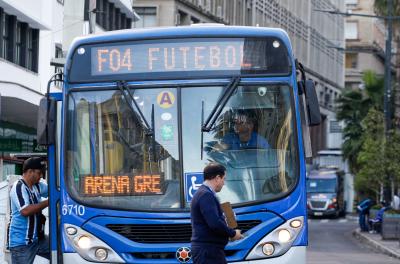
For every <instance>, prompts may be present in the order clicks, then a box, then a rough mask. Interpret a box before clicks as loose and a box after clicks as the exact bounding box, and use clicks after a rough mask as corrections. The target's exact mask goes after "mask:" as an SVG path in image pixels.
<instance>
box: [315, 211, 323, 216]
mask: <svg viewBox="0 0 400 264" xmlns="http://www.w3.org/2000/svg"><path fill="white" fill-rule="evenodd" d="M314 215H315V216H322V213H321V212H315V213H314Z"/></svg>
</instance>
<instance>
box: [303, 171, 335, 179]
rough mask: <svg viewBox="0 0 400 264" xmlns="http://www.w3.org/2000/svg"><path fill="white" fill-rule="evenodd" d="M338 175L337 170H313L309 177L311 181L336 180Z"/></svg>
mask: <svg viewBox="0 0 400 264" xmlns="http://www.w3.org/2000/svg"><path fill="white" fill-rule="evenodd" d="M337 175H338V171H337V170H335V169H320V170H312V171H310V173H309V174H308V175H307V178H309V179H335V178H336V177H337Z"/></svg>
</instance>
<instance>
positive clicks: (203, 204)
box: [190, 163, 242, 264]
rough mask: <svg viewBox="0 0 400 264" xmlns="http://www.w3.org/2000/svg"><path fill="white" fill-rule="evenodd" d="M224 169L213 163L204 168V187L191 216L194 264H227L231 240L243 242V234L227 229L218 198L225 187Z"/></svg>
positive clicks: (194, 200) (195, 196)
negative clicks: (229, 241) (227, 248)
mask: <svg viewBox="0 0 400 264" xmlns="http://www.w3.org/2000/svg"><path fill="white" fill-rule="evenodd" d="M225 171H226V169H225V167H224V166H222V165H220V164H218V163H210V164H209V165H207V166H206V167H205V168H204V171H203V172H204V183H203V185H201V186H200V187H199V189H198V190H197V191H196V193H195V195H194V196H193V199H192V203H191V208H190V213H191V219H192V256H193V263H194V264H225V263H227V262H226V258H225V252H224V248H225V246H226V244H227V243H228V239H229V238H231V240H238V239H241V238H242V235H241V233H240V230H234V229H232V228H230V227H228V225H227V223H226V220H225V216H224V214H223V211H222V209H221V206H220V203H219V201H218V199H217V197H216V196H215V194H216V193H217V192H219V191H221V189H222V187H223V186H224V183H225V177H226V176H225Z"/></svg>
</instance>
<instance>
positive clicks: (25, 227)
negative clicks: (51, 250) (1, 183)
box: [9, 178, 48, 248]
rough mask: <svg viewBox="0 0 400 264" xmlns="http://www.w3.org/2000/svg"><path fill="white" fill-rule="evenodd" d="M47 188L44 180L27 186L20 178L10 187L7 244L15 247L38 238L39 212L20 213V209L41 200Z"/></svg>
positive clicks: (46, 192) (45, 194)
mask: <svg viewBox="0 0 400 264" xmlns="http://www.w3.org/2000/svg"><path fill="white" fill-rule="evenodd" d="M47 194H48V188H47V184H46V183H45V182H44V181H40V182H39V184H36V185H34V186H32V188H29V187H28V185H27V184H26V183H25V182H24V180H23V179H22V178H21V179H19V180H18V181H16V182H15V183H14V185H13V187H12V188H11V192H10V200H11V223H10V233H9V242H10V244H9V246H10V248H11V247H17V246H23V245H29V244H30V243H32V242H33V241H35V240H37V239H38V227H39V225H40V213H37V214H35V215H30V216H23V215H21V210H22V209H24V208H25V207H27V206H28V205H31V204H37V203H40V202H41V201H42V197H47Z"/></svg>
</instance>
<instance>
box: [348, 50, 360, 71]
mask: <svg viewBox="0 0 400 264" xmlns="http://www.w3.org/2000/svg"><path fill="white" fill-rule="evenodd" d="M357 61H358V55H357V53H346V69H357V66H358V63H357Z"/></svg>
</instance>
